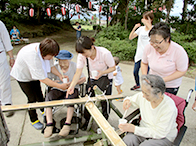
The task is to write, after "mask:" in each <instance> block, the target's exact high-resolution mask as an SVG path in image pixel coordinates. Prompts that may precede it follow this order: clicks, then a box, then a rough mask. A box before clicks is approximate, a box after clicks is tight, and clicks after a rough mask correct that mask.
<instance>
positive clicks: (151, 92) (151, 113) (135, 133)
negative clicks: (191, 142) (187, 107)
mask: <svg viewBox="0 0 196 146" xmlns="http://www.w3.org/2000/svg"><path fill="white" fill-rule="evenodd" d="M141 81H142V92H140V93H138V94H135V95H134V96H131V97H126V98H125V99H124V102H123V109H124V110H127V109H128V108H129V107H130V105H132V106H134V107H137V108H140V113H141V121H140V125H139V126H135V125H133V124H128V123H126V124H120V125H119V128H120V129H121V130H122V131H124V132H129V133H128V134H127V135H126V136H125V137H124V138H123V140H124V142H125V143H126V144H127V146H139V145H140V146H152V145H156V146H171V145H172V143H173V141H174V139H175V137H176V136H177V123H176V117H177V108H176V106H175V103H174V101H173V100H172V99H171V98H170V97H168V96H167V95H165V94H164V92H165V83H164V81H163V79H162V78H161V77H160V76H157V75H150V74H148V75H143V76H142V77H141Z"/></svg>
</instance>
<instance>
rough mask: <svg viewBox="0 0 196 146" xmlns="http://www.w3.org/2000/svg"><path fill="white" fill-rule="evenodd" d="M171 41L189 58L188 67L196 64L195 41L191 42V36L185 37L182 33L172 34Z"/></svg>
mask: <svg viewBox="0 0 196 146" xmlns="http://www.w3.org/2000/svg"><path fill="white" fill-rule="evenodd" d="M171 35H172V40H173V41H174V42H176V43H178V44H180V45H181V46H182V47H183V48H184V49H185V50H186V52H187V54H188V56H189V63H190V65H192V64H195V63H196V41H193V38H194V36H193V35H185V34H184V33H179V32H175V33H172V34H171Z"/></svg>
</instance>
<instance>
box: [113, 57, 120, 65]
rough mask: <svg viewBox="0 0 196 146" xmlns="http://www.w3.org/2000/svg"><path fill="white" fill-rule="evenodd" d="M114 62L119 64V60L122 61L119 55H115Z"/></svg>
mask: <svg viewBox="0 0 196 146" xmlns="http://www.w3.org/2000/svg"><path fill="white" fill-rule="evenodd" d="M114 62H115V64H116V65H118V64H119V62H120V59H119V57H117V56H115V57H114Z"/></svg>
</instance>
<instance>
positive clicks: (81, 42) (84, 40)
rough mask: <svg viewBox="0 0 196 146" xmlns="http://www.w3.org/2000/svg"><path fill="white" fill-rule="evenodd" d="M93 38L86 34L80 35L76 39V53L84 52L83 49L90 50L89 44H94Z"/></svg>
mask: <svg viewBox="0 0 196 146" xmlns="http://www.w3.org/2000/svg"><path fill="white" fill-rule="evenodd" d="M94 41H95V39H94V38H89V37H87V36H81V37H79V39H78V40H77V41H76V45H75V49H76V52H77V53H84V49H86V50H90V49H91V46H92V45H94V44H93V42H94Z"/></svg>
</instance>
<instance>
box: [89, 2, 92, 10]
mask: <svg viewBox="0 0 196 146" xmlns="http://www.w3.org/2000/svg"><path fill="white" fill-rule="evenodd" d="M88 8H89V9H92V3H91V1H90V2H88Z"/></svg>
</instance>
